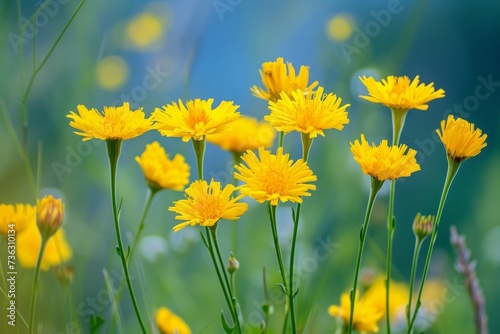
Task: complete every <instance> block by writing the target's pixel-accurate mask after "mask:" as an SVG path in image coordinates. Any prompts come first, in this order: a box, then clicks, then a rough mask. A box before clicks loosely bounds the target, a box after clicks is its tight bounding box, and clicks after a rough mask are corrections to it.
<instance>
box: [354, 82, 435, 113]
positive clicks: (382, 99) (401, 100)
mask: <svg viewBox="0 0 500 334" xmlns="http://www.w3.org/2000/svg"><path fill="white" fill-rule="evenodd" d="M359 79H360V80H361V82H362V83H363V84H364V85H365V86H366V88H367V89H368V94H369V95H370V96H362V95H360V97H361V98H363V99H365V100H368V101H370V102H373V103H382V104H383V105H384V106H386V107H389V108H391V109H393V110H404V111H408V110H410V109H419V110H427V108H429V106H428V105H427V103H429V102H430V101H432V100H435V99H439V98H442V97H444V90H442V89H438V90H435V89H434V83H433V82H431V83H430V84H428V85H426V84H424V83H419V77H418V75H417V76H416V77H415V79H413V81H410V78H408V77H407V76H402V77H396V76H393V75H390V76H388V77H387V79H382V81H381V82H380V81H375V79H373V77H368V78H367V77H366V76H363V77H360V78H359Z"/></svg>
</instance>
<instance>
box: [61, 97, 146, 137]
mask: <svg viewBox="0 0 500 334" xmlns="http://www.w3.org/2000/svg"><path fill="white" fill-rule="evenodd" d="M77 109H78V115H77V114H76V113H75V112H73V111H71V112H70V113H69V114H68V115H67V116H66V117H68V118H70V119H71V120H72V121H71V122H70V123H69V125H70V126H72V127H74V128H75V129H77V130H80V131H81V132H75V133H76V134H77V135H80V136H83V140H84V141H85V140H90V139H93V138H97V139H102V140H108V139H112V140H113V139H119V140H121V139H123V140H125V139H131V138H135V137H137V136H140V135H142V134H143V133H144V132H146V131H148V130H150V129H151V125H152V123H151V120H150V119H149V118H145V115H144V112H142V108H139V109H137V110H135V111H132V110H130V105H129V103H128V102H125V103H123V106H120V107H104V112H103V113H102V114H101V113H100V112H99V111H97V110H96V109H94V108H92V109H90V110H88V109H87V108H86V107H85V106H84V105H81V104H80V105H78V106H77Z"/></svg>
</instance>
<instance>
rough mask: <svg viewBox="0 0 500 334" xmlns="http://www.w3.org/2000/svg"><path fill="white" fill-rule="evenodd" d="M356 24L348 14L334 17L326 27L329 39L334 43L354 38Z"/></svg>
mask: <svg viewBox="0 0 500 334" xmlns="http://www.w3.org/2000/svg"><path fill="white" fill-rule="evenodd" d="M354 26H355V22H354V19H353V18H352V16H351V15H349V14H347V13H342V14H337V15H335V16H333V17H332V18H331V19H330V20H329V21H328V23H327V25H326V33H327V35H328V37H330V38H331V39H333V40H334V41H340V42H342V41H345V40H347V39H349V37H351V36H352V33H353V32H354Z"/></svg>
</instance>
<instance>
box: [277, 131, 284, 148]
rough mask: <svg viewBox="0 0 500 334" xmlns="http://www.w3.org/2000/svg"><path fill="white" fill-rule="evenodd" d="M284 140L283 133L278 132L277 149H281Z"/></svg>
mask: <svg viewBox="0 0 500 334" xmlns="http://www.w3.org/2000/svg"><path fill="white" fill-rule="evenodd" d="M284 140H285V133H284V132H283V131H280V135H279V142H278V147H283V141H284Z"/></svg>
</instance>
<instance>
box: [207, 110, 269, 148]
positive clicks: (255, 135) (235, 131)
mask: <svg viewBox="0 0 500 334" xmlns="http://www.w3.org/2000/svg"><path fill="white" fill-rule="evenodd" d="M227 127H228V128H230V130H228V131H225V132H222V133H219V134H214V135H208V136H207V141H208V142H209V143H212V144H215V145H218V146H220V147H221V148H222V149H224V150H228V151H232V152H236V153H243V152H245V151H246V150H256V149H257V148H259V147H261V146H262V147H266V148H267V147H271V146H272V145H273V141H274V137H275V136H276V134H275V132H274V129H273V128H272V127H271V126H270V125H269V124H268V123H267V122H259V121H257V119H255V118H251V117H246V116H240V117H239V118H238V119H237V120H235V121H234V122H231V123H229V124H228V125H227Z"/></svg>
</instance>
